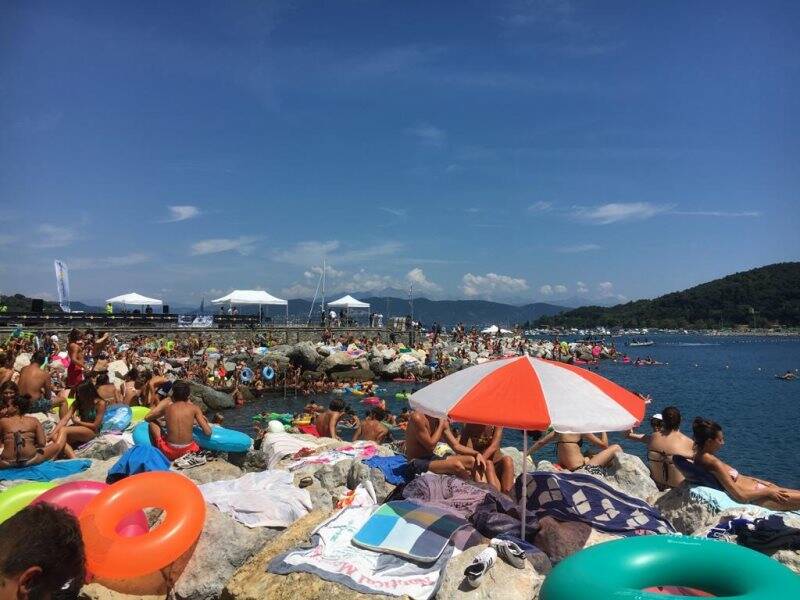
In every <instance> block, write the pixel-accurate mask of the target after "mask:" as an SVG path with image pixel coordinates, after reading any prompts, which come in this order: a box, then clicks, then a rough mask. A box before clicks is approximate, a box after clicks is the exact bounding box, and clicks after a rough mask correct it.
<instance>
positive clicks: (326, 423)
mask: <svg viewBox="0 0 800 600" xmlns="http://www.w3.org/2000/svg"><path fill="white" fill-rule="evenodd" d="M344 409H345V404H344V400H341V399H340V398H334V399H333V400H331V403H330V404H329V405H328V410H326V411H325V412H322V413H319V414H318V415H317V416H316V417H314V428H315V429H316V431H317V436H319V437H329V438H333V439H335V440H338V439H341V438H339V436H338V435H337V434H336V424H337V423H338V422H339V419H341V418H342V415H343V414H344ZM309 431H313V430H309ZM312 435H313V434H312Z"/></svg>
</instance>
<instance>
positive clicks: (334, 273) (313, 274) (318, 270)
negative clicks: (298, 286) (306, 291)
mask: <svg viewBox="0 0 800 600" xmlns="http://www.w3.org/2000/svg"><path fill="white" fill-rule="evenodd" d="M320 275H322V267H319V266H316V267H311V268H309V269H308V270H307V271H305V272H303V277H305V278H306V279H313V280H314V281H316V280H317V278H318V277H319V276H320ZM344 275H345V272H344V271H338V270H336V269H334V268H333V267H332V266H331V265H325V279H326V280H327V279H336V278H338V277H343V276H344Z"/></svg>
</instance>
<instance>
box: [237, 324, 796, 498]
mask: <svg viewBox="0 0 800 600" xmlns="http://www.w3.org/2000/svg"><path fill="white" fill-rule="evenodd" d="M650 339H653V340H655V342H656V345H655V346H652V347H647V348H625V347H624V343H625V338H615V343H616V344H617V347H618V348H619V349H620V350H622V351H628V352H629V354H630V356H631V357H632V358H635V357H636V356H642V357H645V356H652V357H653V358H654V359H656V360H658V361H661V362H664V363H668V364H665V365H662V366H650V367H635V366H632V365H623V364H622V363H613V362H610V361H604V362H602V363H601V364H600V367H599V368H598V372H599V373H600V374H602V375H603V376H605V377H607V378H609V379H611V380H612V381H615V382H617V383H619V384H620V385H622V386H624V387H626V388H628V389H631V390H636V391H640V392H643V393H647V394H650V395H651V396H652V397H653V403H652V404H650V405H649V406H648V413H647V414H648V416H649V415H651V414H653V413H656V412H660V411H661V410H662V409H663V408H664V407H666V406H669V405H675V406H677V407H678V408H679V409H680V410H681V413H682V414H683V420H684V422H683V423H682V424H681V430H682V431H683V432H684V433H686V434H687V435H689V436H691V421H692V419H694V417H696V416H703V417H706V418H710V419H713V420H715V421H718V422H719V423H720V424H721V425H722V428H723V430H724V433H725V447H724V448H723V450H722V453H721V456H722V458H723V460H725V461H726V462H728V463H729V464H731V465H732V466H734V467H736V468H737V469H739V471H741V472H742V473H745V474H748V475H754V476H757V477H762V478H765V479H769V480H772V481H775V482H777V483H779V484H781V485H784V486H788V487H793V488H800V451H799V448H798V447H799V446H800V380H797V381H792V382H786V381H781V380H778V379H775V375H776V374H781V373H784V372H786V371H787V370H790V369H791V370H796V369H800V338H797V337H793V338H786V337H780V338H779V337H750V336H736V337H721V336H720V337H713V336H699V335H680V336H667V335H657V336H650ZM383 387H384V388H385V389H386V392H383V393H381V394H379V395H380V396H382V397H383V398H385V399H386V400H387V405H388V408H389V409H390V410H391V411H392V412H395V413H399V412H400V409H401V408H403V407H404V406H406V405H407V402H405V401H401V400H397V399H395V397H394V394H395V393H396V392H398V391H400V390H403V389H409V390H413V389H416V387H410V386H408V385H407V384H395V383H388V384H383ZM344 398H345V400H347V401H349V402H350V404H351V406H352V407H353V408H354V409H355V410H356V412H357V413H359V415H363V414H364V413H365V412H366V407H364V406H362V405H361V403H360V399H359V398H357V397H354V396H351V395H345V396H344ZM310 400H316V401H317V402H320V403H325V404H327V402H328V401H329V400H330V396H298V397H295V396H294V395H293V394H291V395H288V396H287V397H286V398H284V397H283V396H270V397H264V399H263V400H262V401H260V402H258V403H256V404H253V405H248V406H245V407H243V408H241V409H236V410H229V411H225V425H226V426H227V427H231V428H234V429H239V430H241V431H245V432H247V433H252V416H253V415H255V414H256V413H258V412H261V411H263V410H269V411H274V412H298V411H300V410H302V408H303V406H304V405H305V404H306V403H307V402H309V401H310ZM648 429H649V426H648V425H647V422H646V421H645V425H644V427H642V429H641V431H643V432H646V431H647V430H648ZM344 433H345V437H346V435H347V433H349V432H347V431H345V432H344ZM611 438H612V441H617V442H619V443H621V444H622V446H623V448H624V449H625V451H626V452H630V453H635V454H638V455H640V456H642V457H644V456H645V452H644V445H642V444H638V443H634V442H630V441H628V440H624V439H623V438H622V437H621V436H620V435H619V434H611ZM503 444H504V445H515V446H518V447H520V448H521V447H522V436H521V434H520V433H519V432H518V431H514V430H509V429H507V430H506V432H505V439H504V441H503ZM554 457H555V449H554V447H553V446H549V447H546V448H543V449H542V450H541V451H540V452H539V453H537V455H536V458H537V460H541V459H547V460H553V459H554Z"/></svg>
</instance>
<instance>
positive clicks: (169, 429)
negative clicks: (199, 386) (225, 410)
mask: <svg viewBox="0 0 800 600" xmlns="http://www.w3.org/2000/svg"><path fill="white" fill-rule="evenodd" d="M188 400H189V384H188V383H187V382H185V381H183V380H178V381H176V382H175V383H174V384H173V385H172V398H164V399H163V400H162V401H161V402H159V403H158V405H157V406H156V407H155V408H153V409H152V410H151V411H150V412H149V413H147V416H146V417H145V421H147V422H148V423H150V440H151V441H152V442H153V446H155V447H156V448H158V449H159V450H161V451H162V452H163V453H164V455H165V456H166V457H167V458H168V459H169V460H177V459H179V458H180V457H181V456H183V455H184V454H188V453H189V452H198V451H199V450H200V446H198V445H197V442H195V441H194V439H193V438H192V427H193V426H194V424H195V423H197V425H199V426H200V429H202V430H203V433H204V434H206V435H211V425H209V424H208V420H207V419H206V418H205V416H203V413H202V411H201V410H200V409H199V408H198V407H197V406H195V405H194V404H192V403H191V402H188ZM162 418H163V420H164V423H165V424H166V428H164V429H162V427H161V426H160V424H159V421H160V420H161V419H162Z"/></svg>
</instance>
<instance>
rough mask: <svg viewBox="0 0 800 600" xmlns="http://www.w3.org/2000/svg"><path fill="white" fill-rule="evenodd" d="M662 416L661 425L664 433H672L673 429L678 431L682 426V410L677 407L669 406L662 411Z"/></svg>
mask: <svg viewBox="0 0 800 600" xmlns="http://www.w3.org/2000/svg"><path fill="white" fill-rule="evenodd" d="M661 416H662V425H661V432H662V433H670V432H671V431H677V430H678V427H680V426H681V411H679V410H678V409H677V407H675V406H668V407H667V408H665V409H664V410H663V411H662V412H661Z"/></svg>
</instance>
